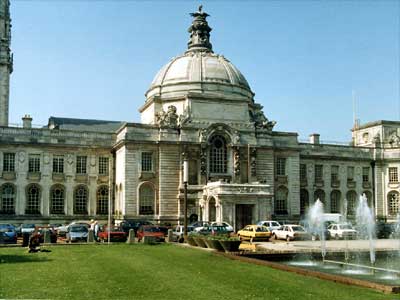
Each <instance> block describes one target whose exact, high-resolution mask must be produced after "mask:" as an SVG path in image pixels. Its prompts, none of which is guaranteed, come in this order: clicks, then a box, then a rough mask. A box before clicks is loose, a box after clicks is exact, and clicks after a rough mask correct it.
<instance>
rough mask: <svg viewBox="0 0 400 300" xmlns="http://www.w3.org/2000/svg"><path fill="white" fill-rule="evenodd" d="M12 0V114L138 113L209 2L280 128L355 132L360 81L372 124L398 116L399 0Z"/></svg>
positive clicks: (233, 55)
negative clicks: (200, 9)
mask: <svg viewBox="0 0 400 300" xmlns="http://www.w3.org/2000/svg"><path fill="white" fill-rule="evenodd" d="M11 2H12V7H11V15H12V19H13V21H12V24H13V27H12V34H13V37H12V38H13V40H12V51H13V52H14V73H13V74H12V77H11V96H10V122H11V123H21V117H22V116H23V115H24V114H26V113H29V114H31V116H32V117H33V123H34V124H46V123H47V119H48V117H49V116H59V117H74V118H92V119H105V120H123V121H130V122H140V115H139V113H138V108H139V107H140V106H141V105H142V104H143V103H144V100H145V98H144V93H145V92H146V90H147V89H148V87H149V85H150V83H151V81H152V79H153V77H154V76H155V74H156V73H157V71H158V70H159V69H160V68H161V67H162V66H163V65H164V64H166V63H167V62H168V61H169V60H170V59H171V58H172V57H174V56H176V55H178V54H181V53H182V52H184V51H185V50H186V47H187V41H188V37H189V35H188V33H187V28H188V27H189V25H190V23H191V17H190V16H189V13H190V12H194V11H196V10H197V7H198V5H199V4H203V6H204V10H205V11H206V12H207V13H209V14H210V15H211V16H210V17H209V18H208V21H209V24H210V26H211V27H212V28H213V31H212V32H211V42H212V44H213V49H214V51H215V52H216V53H219V54H223V55H224V56H225V57H227V58H228V59H229V60H230V61H231V62H232V63H233V64H235V65H236V66H237V67H238V68H239V69H240V70H241V72H242V73H243V74H244V76H245V77H246V78H247V81H248V82H249V84H250V86H251V88H252V90H253V91H254V92H255V94H256V96H255V99H256V101H257V102H259V103H261V104H262V105H263V106H264V112H265V115H266V116H267V117H268V118H269V119H271V120H276V121H277V122H278V123H277V125H276V127H275V129H276V130H280V131H291V132H298V133H299V135H300V139H306V138H307V137H308V135H309V134H310V133H314V132H317V133H320V134H321V139H322V140H326V141H349V140H350V139H351V133H350V131H349V130H350V128H351V127H352V123H353V102H352V91H353V90H354V91H355V97H356V100H357V116H358V117H359V118H360V119H361V122H362V123H364V122H369V121H374V120H379V119H386V120H399V115H400V95H399V93H400V87H399V81H400V75H399V73H400V70H399V68H400V62H399V57H400V49H399V45H400V41H399V39H400V1H388V0H386V1H361V0H360V1H322V0H321V1H283V0H282V1H246V2H244V1H243V2H239V1H232V2H228V1H202V2H199V1H177V2H166V1H165V2H161V1H156V2H150V1H128V0H125V1H123V0H120V1H118V0H114V1H111V0H110V1H106V0H103V1H93V0H92V1H89V0H88V1H78V0H69V1H61V0H52V1H39V0H37V1H36V0H27V1H22V0H12V1H11Z"/></svg>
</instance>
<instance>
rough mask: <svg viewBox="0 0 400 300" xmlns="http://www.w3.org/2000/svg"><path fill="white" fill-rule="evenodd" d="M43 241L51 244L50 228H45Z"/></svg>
mask: <svg viewBox="0 0 400 300" xmlns="http://www.w3.org/2000/svg"><path fill="white" fill-rule="evenodd" d="M43 243H45V244H50V243H51V237H50V231H49V230H48V229H45V230H44V238H43Z"/></svg>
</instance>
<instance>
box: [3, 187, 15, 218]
mask: <svg viewBox="0 0 400 300" xmlns="http://www.w3.org/2000/svg"><path fill="white" fill-rule="evenodd" d="M1 213H2V214H15V189H14V186H13V185H11V184H4V185H3V188H2V190H1Z"/></svg>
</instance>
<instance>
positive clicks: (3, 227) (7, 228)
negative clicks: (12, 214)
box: [0, 224, 17, 244]
mask: <svg viewBox="0 0 400 300" xmlns="http://www.w3.org/2000/svg"><path fill="white" fill-rule="evenodd" d="M16 243H17V233H16V232H15V228H14V226H13V225H11V224H0V244H16Z"/></svg>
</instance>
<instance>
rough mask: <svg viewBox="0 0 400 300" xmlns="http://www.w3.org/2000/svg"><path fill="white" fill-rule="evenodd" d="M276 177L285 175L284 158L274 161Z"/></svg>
mask: <svg viewBox="0 0 400 300" xmlns="http://www.w3.org/2000/svg"><path fill="white" fill-rule="evenodd" d="M276 175H278V176H284V175H286V158H284V157H278V158H277V159H276Z"/></svg>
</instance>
